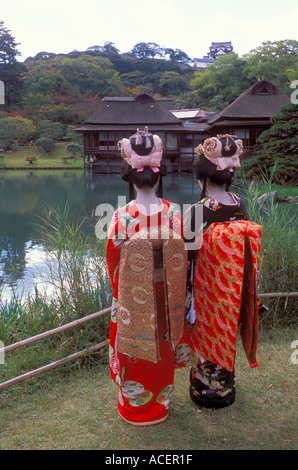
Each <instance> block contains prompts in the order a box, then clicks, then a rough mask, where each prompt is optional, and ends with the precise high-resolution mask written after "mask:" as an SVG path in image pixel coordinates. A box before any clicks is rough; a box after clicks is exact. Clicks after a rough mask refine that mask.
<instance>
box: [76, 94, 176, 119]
mask: <svg viewBox="0 0 298 470" xmlns="http://www.w3.org/2000/svg"><path fill="white" fill-rule="evenodd" d="M86 124H87V125H88V124H93V125H94V124H97V125H100V124H101V125H109V126H111V124H113V125H115V124H120V125H125V126H127V125H133V126H148V127H150V126H152V125H177V126H179V125H181V124H182V122H181V120H180V119H177V118H176V117H175V116H174V115H173V114H172V113H171V112H170V111H169V110H168V109H166V107H165V106H163V105H162V104H161V103H160V102H159V101H157V100H155V99H154V98H153V97H152V96H150V95H147V93H142V94H140V95H138V96H137V97H136V98H118V97H115V98H113V97H108V98H104V99H103V100H102V101H101V103H100V105H99V108H98V109H97V111H96V113H95V114H93V116H91V117H90V118H88V119H87V120H86V121H85V125H86Z"/></svg>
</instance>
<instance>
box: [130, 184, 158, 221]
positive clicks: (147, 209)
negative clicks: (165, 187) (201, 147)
mask: <svg viewBox="0 0 298 470" xmlns="http://www.w3.org/2000/svg"><path fill="white" fill-rule="evenodd" d="M135 189H136V192H137V197H136V203H137V204H138V206H139V208H140V211H141V212H143V213H145V214H148V215H150V214H152V213H155V212H158V211H159V210H160V205H161V201H160V199H159V198H158V197H157V196H156V193H155V190H156V188H146V189H139V188H135Z"/></svg>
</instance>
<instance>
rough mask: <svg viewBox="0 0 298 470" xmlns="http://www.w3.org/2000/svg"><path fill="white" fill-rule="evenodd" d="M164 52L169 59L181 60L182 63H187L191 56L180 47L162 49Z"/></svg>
mask: <svg viewBox="0 0 298 470" xmlns="http://www.w3.org/2000/svg"><path fill="white" fill-rule="evenodd" d="M164 54H165V55H168V56H169V59H170V60H174V61H176V62H181V63H182V64H189V63H190V62H191V58H190V57H189V56H188V55H187V54H186V53H185V52H183V51H181V50H180V49H175V50H174V49H170V48H166V49H164Z"/></svg>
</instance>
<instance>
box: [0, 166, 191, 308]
mask: <svg viewBox="0 0 298 470" xmlns="http://www.w3.org/2000/svg"><path fill="white" fill-rule="evenodd" d="M119 195H120V196H122V198H126V199H127V202H128V200H129V199H128V184H127V183H126V182H124V181H123V180H122V179H121V177H120V176H119V175H114V174H110V175H92V174H88V173H87V174H85V175H84V174H83V172H82V171H80V170H74V171H54V170H48V171H42V170H38V171H27V170H18V171H2V172H1V173H0V294H1V299H2V300H3V301H5V300H6V299H7V300H9V299H10V298H11V296H12V292H14V293H15V295H16V296H17V297H22V296H24V297H27V296H28V294H31V293H33V292H34V288H35V285H36V286H37V288H39V287H40V285H41V284H42V280H41V277H40V272H41V270H42V269H43V267H44V247H43V245H42V243H41V240H40V231H39V230H40V229H39V225H40V223H41V221H40V216H41V214H42V209H43V208H44V207H46V206H55V207H57V206H59V207H61V208H63V207H64V206H65V204H66V203H67V202H68V203H69V204H70V217H71V218H72V219H73V220H74V221H77V220H78V218H82V219H83V217H84V216H86V215H87V216H88V217H92V216H93V214H94V212H95V209H96V207H97V206H98V205H99V204H104V203H108V204H111V205H112V206H113V207H114V208H116V207H117V205H118V196H119ZM163 195H164V198H165V199H168V200H170V201H173V202H176V203H178V204H179V205H180V207H181V209H183V204H190V203H193V202H195V201H197V200H198V199H199V195H200V190H199V187H198V184H197V183H196V181H195V180H194V178H193V176H192V174H190V173H183V174H180V175H179V174H174V173H172V174H169V175H167V176H166V177H165V178H164V179H163ZM94 237H95V233H94Z"/></svg>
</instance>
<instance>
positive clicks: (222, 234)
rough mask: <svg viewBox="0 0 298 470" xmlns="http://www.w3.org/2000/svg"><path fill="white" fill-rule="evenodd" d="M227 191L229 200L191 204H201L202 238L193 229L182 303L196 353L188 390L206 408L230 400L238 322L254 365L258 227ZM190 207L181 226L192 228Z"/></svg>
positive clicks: (233, 394) (225, 404)
mask: <svg viewBox="0 0 298 470" xmlns="http://www.w3.org/2000/svg"><path fill="white" fill-rule="evenodd" d="M230 195H231V197H232V199H233V203H232V204H230V205H224V204H222V203H220V202H219V201H217V200H215V199H214V198H211V197H210V196H207V197H206V198H204V199H202V200H201V201H200V202H199V203H197V204H199V205H200V206H201V207H202V208H203V224H202V228H203V230H204V231H203V238H201V237H202V234H199V233H197V232H195V233H194V237H195V240H196V242H195V245H196V246H197V247H198V248H197V249H193V248H192V250H193V251H189V264H190V269H189V274H188V286H187V291H188V293H187V302H186V305H187V308H188V311H189V313H188V318H189V320H190V323H192V324H193V325H192V330H191V336H192V339H193V343H194V345H195V348H196V351H197V353H198V355H199V358H200V361H199V362H198V364H196V366H193V367H192V368H191V370H190V383H189V392H190V397H191V399H192V400H193V401H194V402H195V403H197V404H199V405H201V406H204V407H207V408H209V407H210V408H221V407H223V406H228V405H230V404H232V403H233V402H234V400H235V375H234V361H235V351H236V336H237V332H238V328H239V327H240V334H241V339H242V343H243V346H244V349H245V352H246V355H247V358H248V361H249V363H250V365H251V367H256V366H257V359H256V349H257V339H258V317H259V307H260V302H259V300H258V298H257V294H256V270H257V265H258V257H259V251H260V242H261V232H262V228H261V226H259V225H257V224H255V223H253V222H250V221H249V220H248V216H247V210H246V207H245V203H244V201H243V200H242V199H241V198H239V197H238V196H236V195H235V194H233V193H230ZM194 206H196V205H194ZM194 206H193V208H192V209H191V210H190V211H189V212H188V213H187V214H186V216H185V224H186V225H187V227H189V226H190V225H191V226H192V227H194V224H193V220H194V219H195V210H194ZM192 230H195V229H194V228H192ZM201 241H202V244H201Z"/></svg>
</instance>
